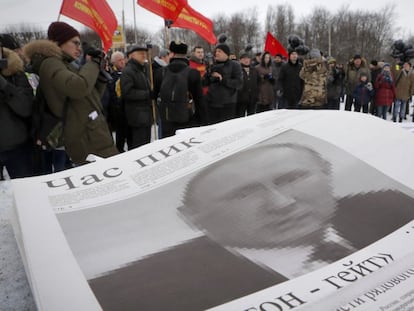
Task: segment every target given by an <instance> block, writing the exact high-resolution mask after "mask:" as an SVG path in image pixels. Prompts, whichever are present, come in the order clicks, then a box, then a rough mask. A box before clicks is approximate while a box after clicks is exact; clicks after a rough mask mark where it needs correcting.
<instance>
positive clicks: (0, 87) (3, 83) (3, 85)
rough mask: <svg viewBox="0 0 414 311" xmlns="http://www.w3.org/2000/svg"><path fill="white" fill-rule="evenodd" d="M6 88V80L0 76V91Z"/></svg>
mask: <svg viewBox="0 0 414 311" xmlns="http://www.w3.org/2000/svg"><path fill="white" fill-rule="evenodd" d="M6 86H7V80H6V79H5V78H4V77H3V76H2V75H0V90H5V89H6Z"/></svg>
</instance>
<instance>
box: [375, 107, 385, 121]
mask: <svg viewBox="0 0 414 311" xmlns="http://www.w3.org/2000/svg"><path fill="white" fill-rule="evenodd" d="M387 112H388V106H377V116H378V117H380V118H383V119H384V120H387Z"/></svg>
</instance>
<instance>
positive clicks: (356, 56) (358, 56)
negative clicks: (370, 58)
mask: <svg viewBox="0 0 414 311" xmlns="http://www.w3.org/2000/svg"><path fill="white" fill-rule="evenodd" d="M358 58H359V59H361V58H362V57H361V55H359V54H355V55H354V60H355V59H358Z"/></svg>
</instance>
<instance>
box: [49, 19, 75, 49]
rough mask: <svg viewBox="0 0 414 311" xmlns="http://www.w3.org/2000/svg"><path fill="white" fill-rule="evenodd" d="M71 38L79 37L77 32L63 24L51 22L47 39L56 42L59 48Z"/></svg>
mask: <svg viewBox="0 0 414 311" xmlns="http://www.w3.org/2000/svg"><path fill="white" fill-rule="evenodd" d="M73 37H80V34H79V32H78V31H77V30H76V29H75V28H73V27H72V26H71V25H69V24H66V23H65V22H53V23H51V24H50V25H49V28H48V30H47V38H48V39H49V40H51V41H54V42H57V44H58V45H59V46H61V45H62V44H63V43H65V42H67V41H69V40H70V39H72V38H73Z"/></svg>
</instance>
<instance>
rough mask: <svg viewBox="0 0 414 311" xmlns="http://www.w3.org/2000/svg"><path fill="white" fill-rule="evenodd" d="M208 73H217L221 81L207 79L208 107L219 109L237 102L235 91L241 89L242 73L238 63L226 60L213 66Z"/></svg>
mask: <svg viewBox="0 0 414 311" xmlns="http://www.w3.org/2000/svg"><path fill="white" fill-rule="evenodd" d="M210 72H211V73H212V72H218V73H220V74H221V75H222V76H223V80H221V81H217V80H216V79H214V78H212V77H210V78H209V83H210V84H209V88H208V93H207V101H208V105H209V106H210V107H216V108H221V107H224V106H226V105H228V104H234V103H236V102H237V90H239V89H241V88H242V87H243V73H242V69H241V66H240V64H239V63H238V62H235V61H232V60H230V59H229V60H227V61H225V62H218V63H216V64H214V65H213V66H212V68H211V70H210Z"/></svg>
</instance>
